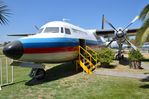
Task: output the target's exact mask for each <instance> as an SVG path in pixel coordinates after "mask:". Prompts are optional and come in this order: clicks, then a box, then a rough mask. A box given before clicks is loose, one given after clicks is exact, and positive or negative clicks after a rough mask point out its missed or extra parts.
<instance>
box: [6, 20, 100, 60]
mask: <svg viewBox="0 0 149 99" xmlns="http://www.w3.org/2000/svg"><path fill="white" fill-rule="evenodd" d="M79 39H85V40H86V45H88V46H90V47H92V48H94V49H96V48H98V47H99V46H100V45H99V40H98V41H97V39H96V37H95V35H94V34H93V33H90V32H89V31H86V30H84V29H82V28H80V27H77V26H74V25H72V24H69V23H66V22H61V21H53V22H49V23H47V24H45V25H43V26H42V27H41V28H40V33H38V34H36V35H32V36H28V37H23V38H20V39H18V40H16V41H14V42H12V43H10V44H8V45H6V46H5V47H4V49H3V53H4V54H5V55H6V56H7V57H9V58H12V59H15V60H19V61H27V62H39V63H53V62H55V63H56V62H65V61H71V60H74V59H76V58H77V56H78V46H79ZM101 42H102V41H101ZM101 42H100V43H101Z"/></svg>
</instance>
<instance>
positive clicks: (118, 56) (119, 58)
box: [116, 53, 124, 61]
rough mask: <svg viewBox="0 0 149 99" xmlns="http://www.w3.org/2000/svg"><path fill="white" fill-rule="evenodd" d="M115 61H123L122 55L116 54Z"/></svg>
mask: <svg viewBox="0 0 149 99" xmlns="http://www.w3.org/2000/svg"><path fill="white" fill-rule="evenodd" d="M116 59H117V60H119V61H120V60H123V59H124V55H123V54H119V53H118V54H117V55H116Z"/></svg>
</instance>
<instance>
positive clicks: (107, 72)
mask: <svg viewBox="0 0 149 99" xmlns="http://www.w3.org/2000/svg"><path fill="white" fill-rule="evenodd" d="M142 67H143V68H144V69H146V70H148V71H149V62H143V63H142ZM93 73H94V74H100V75H111V76H117V77H131V78H138V79H147V80H149V73H147V74H144V73H132V72H119V71H113V70H106V69H105V70H95V71H94V72H93Z"/></svg>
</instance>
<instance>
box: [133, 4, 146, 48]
mask: <svg viewBox="0 0 149 99" xmlns="http://www.w3.org/2000/svg"><path fill="white" fill-rule="evenodd" d="M139 19H140V20H141V21H143V25H142V27H141V28H140V29H139V31H138V33H137V35H136V42H137V43H136V44H137V45H138V46H141V45H143V44H144V43H145V42H146V41H149V4H147V5H146V6H145V7H144V9H143V10H142V11H141V13H140V16H139Z"/></svg>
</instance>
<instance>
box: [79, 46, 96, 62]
mask: <svg viewBox="0 0 149 99" xmlns="http://www.w3.org/2000/svg"><path fill="white" fill-rule="evenodd" d="M80 49H82V50H83V51H84V52H85V53H87V54H88V55H89V57H91V58H92V59H93V60H94V61H97V59H95V58H94V57H93V56H92V55H91V54H90V53H89V52H88V51H87V50H85V49H84V48H83V47H81V46H79V54H80ZM79 59H80V58H79Z"/></svg>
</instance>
